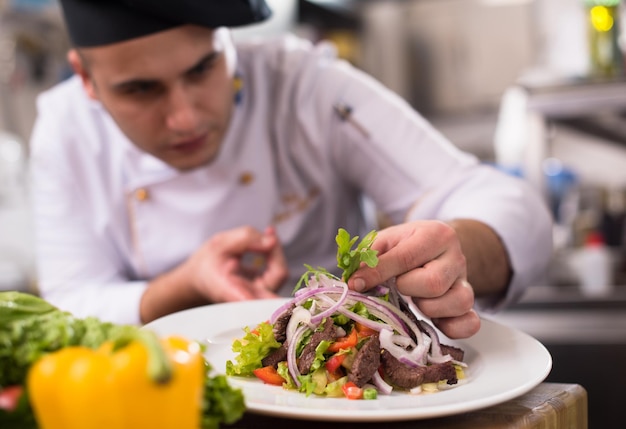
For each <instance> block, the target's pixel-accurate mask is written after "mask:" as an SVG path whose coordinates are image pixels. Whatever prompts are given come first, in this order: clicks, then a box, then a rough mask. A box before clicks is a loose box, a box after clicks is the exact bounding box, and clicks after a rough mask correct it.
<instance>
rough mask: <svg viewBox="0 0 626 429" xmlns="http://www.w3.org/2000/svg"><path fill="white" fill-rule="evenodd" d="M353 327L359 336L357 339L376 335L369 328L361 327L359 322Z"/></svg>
mask: <svg viewBox="0 0 626 429" xmlns="http://www.w3.org/2000/svg"><path fill="white" fill-rule="evenodd" d="M354 326H355V328H356V331H357V332H358V334H359V337H361V338H363V337H371V336H372V335H374V334H375V333H376V331H375V330H374V329H372V328H370V327H369V326H365V325H362V324H360V323H359V322H356V323H355V325H354Z"/></svg>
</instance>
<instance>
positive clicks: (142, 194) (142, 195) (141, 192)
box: [135, 188, 150, 201]
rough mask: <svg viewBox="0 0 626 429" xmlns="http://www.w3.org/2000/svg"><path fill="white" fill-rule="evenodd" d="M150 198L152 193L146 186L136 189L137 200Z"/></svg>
mask: <svg viewBox="0 0 626 429" xmlns="http://www.w3.org/2000/svg"><path fill="white" fill-rule="evenodd" d="M148 198H150V194H149V193H148V190H147V189H146V188H139V189H137V190H136V191H135V199H136V200H137V201H146V200H147V199H148Z"/></svg>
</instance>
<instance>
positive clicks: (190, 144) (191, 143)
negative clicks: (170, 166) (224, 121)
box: [172, 134, 207, 153]
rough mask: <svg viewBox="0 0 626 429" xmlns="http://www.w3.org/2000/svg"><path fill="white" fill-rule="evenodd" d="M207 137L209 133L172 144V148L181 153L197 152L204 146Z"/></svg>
mask: <svg viewBox="0 0 626 429" xmlns="http://www.w3.org/2000/svg"><path fill="white" fill-rule="evenodd" d="M206 137H207V135H206V134H203V135H201V136H199V137H196V138H193V139H189V140H185V141H182V142H178V143H176V144H174V145H173V146H172V150H173V151H175V152H180V153H189V152H195V151H197V150H199V149H201V148H202V147H203V146H204V143H205V141H206Z"/></svg>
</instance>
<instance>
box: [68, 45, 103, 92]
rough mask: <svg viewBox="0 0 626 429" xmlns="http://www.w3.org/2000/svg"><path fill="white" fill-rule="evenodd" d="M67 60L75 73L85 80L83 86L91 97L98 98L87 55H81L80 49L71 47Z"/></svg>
mask: <svg viewBox="0 0 626 429" xmlns="http://www.w3.org/2000/svg"><path fill="white" fill-rule="evenodd" d="M67 61H68V62H69V63H70V66H71V67H72V69H73V70H74V73H76V74H77V75H78V76H80V78H81V80H82V81H83V87H84V88H85V92H86V93H87V95H88V96H89V98H92V99H94V100H96V99H97V98H98V97H97V95H96V88H95V85H94V83H93V80H92V78H91V74H90V73H89V66H88V64H87V60H86V59H85V57H84V56H83V55H81V54H80V52H78V50H76V49H70V51H69V52H68V53H67Z"/></svg>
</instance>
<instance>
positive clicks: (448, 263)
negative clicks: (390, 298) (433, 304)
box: [396, 249, 467, 298]
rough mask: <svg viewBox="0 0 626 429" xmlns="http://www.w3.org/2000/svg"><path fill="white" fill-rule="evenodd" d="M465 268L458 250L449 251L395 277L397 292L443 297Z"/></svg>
mask: <svg viewBox="0 0 626 429" xmlns="http://www.w3.org/2000/svg"><path fill="white" fill-rule="evenodd" d="M466 272H467V268H466V265H465V257H464V256H463V254H462V253H461V252H460V250H455V249H450V251H448V252H444V253H443V254H441V255H439V256H438V257H437V258H435V259H433V260H431V261H429V262H427V263H426V264H424V265H423V266H421V267H417V268H414V269H411V270H409V271H408V272H406V273H404V274H400V275H398V276H397V277H396V285H397V287H398V291H399V292H400V293H401V294H403V295H408V296H413V297H420V298H437V297H441V296H443V295H445V294H446V293H447V292H448V290H449V289H450V288H451V287H452V286H453V285H454V283H455V282H456V281H457V279H459V278H465V276H466Z"/></svg>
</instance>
